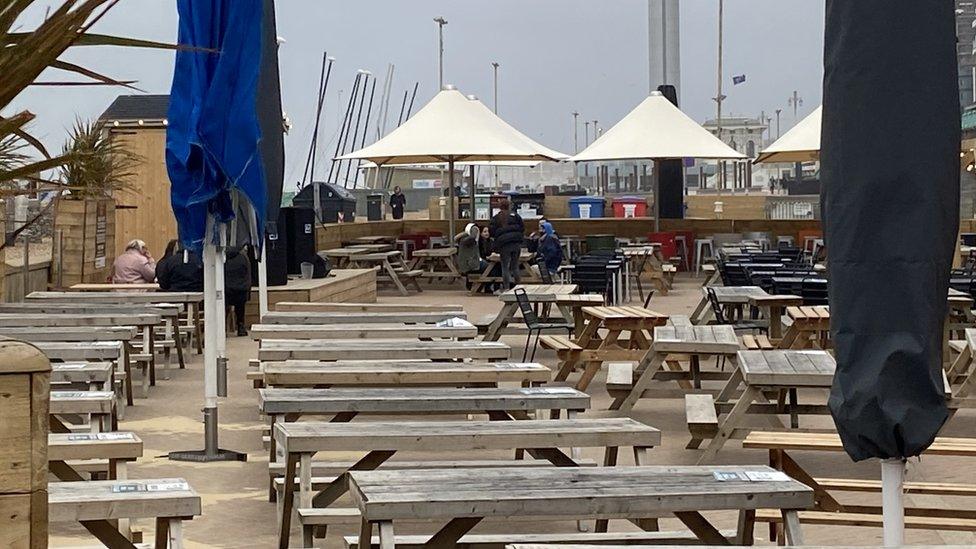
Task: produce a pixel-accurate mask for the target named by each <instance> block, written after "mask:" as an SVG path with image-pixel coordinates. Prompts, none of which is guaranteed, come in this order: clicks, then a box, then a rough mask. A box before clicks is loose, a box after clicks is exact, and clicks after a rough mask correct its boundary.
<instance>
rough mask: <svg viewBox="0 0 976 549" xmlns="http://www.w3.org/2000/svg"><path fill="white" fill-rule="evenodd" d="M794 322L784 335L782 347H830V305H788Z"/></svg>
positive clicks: (787, 312) (789, 313) (787, 310)
mask: <svg viewBox="0 0 976 549" xmlns="http://www.w3.org/2000/svg"><path fill="white" fill-rule="evenodd" d="M786 315H787V316H788V317H789V318H790V320H791V321H792V324H791V325H790V327H789V328H787V330H786V334H784V335H783V340H782V341H781V342H780V344H779V348H780V349H810V348H813V349H827V348H829V347H830V307H828V306H826V305H817V306H813V307H787V308H786Z"/></svg>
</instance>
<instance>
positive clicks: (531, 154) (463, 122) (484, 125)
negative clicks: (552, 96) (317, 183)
mask: <svg viewBox="0 0 976 549" xmlns="http://www.w3.org/2000/svg"><path fill="white" fill-rule="evenodd" d="M566 158H567V156H566V155H564V154H562V153H559V152H556V151H554V150H552V149H549V148H547V147H544V146H542V145H540V144H539V143H536V142H535V141H533V140H532V139H530V138H529V137H527V136H526V135H524V134H522V133H521V132H519V131H518V130H516V129H515V128H513V127H512V126H510V125H509V124H508V123H506V122H505V121H504V120H502V119H501V118H499V117H498V116H497V115H496V114H495V113H493V112H491V110H490V109H488V108H487V107H485V106H484V105H483V104H482V103H481V102H480V101H478V100H477V99H476V98H473V97H465V96H464V95H462V94H461V92H459V91H457V90H456V89H454V88H452V87H445V89H443V90H441V91H440V92H439V93H438V94H437V95H435V96H434V98H433V99H431V100H430V102H429V103H427V104H426V105H424V107H423V108H422V109H420V110H419V111H418V112H417V114H415V115H414V116H413V117H411V118H410V119H409V120H407V121H406V122H404V123H403V124H402V125H400V127H398V128H396V129H395V130H393V131H392V132H390V133H389V134H388V135H387V136H386V137H384V138H383V139H380V140H379V141H377V142H376V143H373V144H372V145H370V146H368V147H366V148H363V149H360V150H358V151H355V152H352V153H349V154H347V155H344V156H340V157H338V158H337V160H369V161H371V162H373V163H375V164H376V165H377V166H384V165H404V164H443V163H447V165H448V170H447V173H448V186H449V189H450V190H449V192H448V197H449V208H450V211H451V215H450V216H449V231H450V233H451V235H452V236H453V235H454V218H455V209H454V164H455V163H462V162H482V161H492V162H498V161H511V160H519V161H527V160H535V161H543V160H563V159H566Z"/></svg>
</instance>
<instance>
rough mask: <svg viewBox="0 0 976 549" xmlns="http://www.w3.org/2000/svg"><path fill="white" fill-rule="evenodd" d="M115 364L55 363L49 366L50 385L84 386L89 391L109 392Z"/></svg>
mask: <svg viewBox="0 0 976 549" xmlns="http://www.w3.org/2000/svg"><path fill="white" fill-rule="evenodd" d="M114 380H115V364H113V363H111V362H55V363H52V364H51V383H52V385H54V386H57V385H58V384H80V385H86V386H87V388H88V390H90V391H111V390H113V387H114V383H113V381H114Z"/></svg>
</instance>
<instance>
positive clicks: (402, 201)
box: [390, 185, 407, 219]
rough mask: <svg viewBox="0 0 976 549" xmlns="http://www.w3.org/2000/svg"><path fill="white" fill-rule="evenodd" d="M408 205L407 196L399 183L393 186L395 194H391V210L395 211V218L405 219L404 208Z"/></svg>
mask: <svg viewBox="0 0 976 549" xmlns="http://www.w3.org/2000/svg"><path fill="white" fill-rule="evenodd" d="M406 206H407V197H406V196H404V194H403V191H402V190H401V189H400V187H399V185H398V186H396V187H393V194H392V195H390V211H391V212H393V219H403V209H404V208H406Z"/></svg>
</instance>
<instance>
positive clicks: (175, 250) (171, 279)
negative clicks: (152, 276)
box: [156, 240, 203, 292]
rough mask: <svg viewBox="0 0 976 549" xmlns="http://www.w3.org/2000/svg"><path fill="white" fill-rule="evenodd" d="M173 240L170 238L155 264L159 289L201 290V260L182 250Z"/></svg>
mask: <svg viewBox="0 0 976 549" xmlns="http://www.w3.org/2000/svg"><path fill="white" fill-rule="evenodd" d="M180 248H181V247H180V246H179V244H178V243H177V241H175V240H170V241H169V244H168V245H167V246H166V253H165V254H163V258H162V259H160V260H159V264H158V265H156V280H157V281H158V282H159V289H160V290H163V291H168V292H202V291H203V262H202V261H200V257H199V256H198V255H197V254H195V253H193V252H191V251H188V250H182V249H180Z"/></svg>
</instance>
